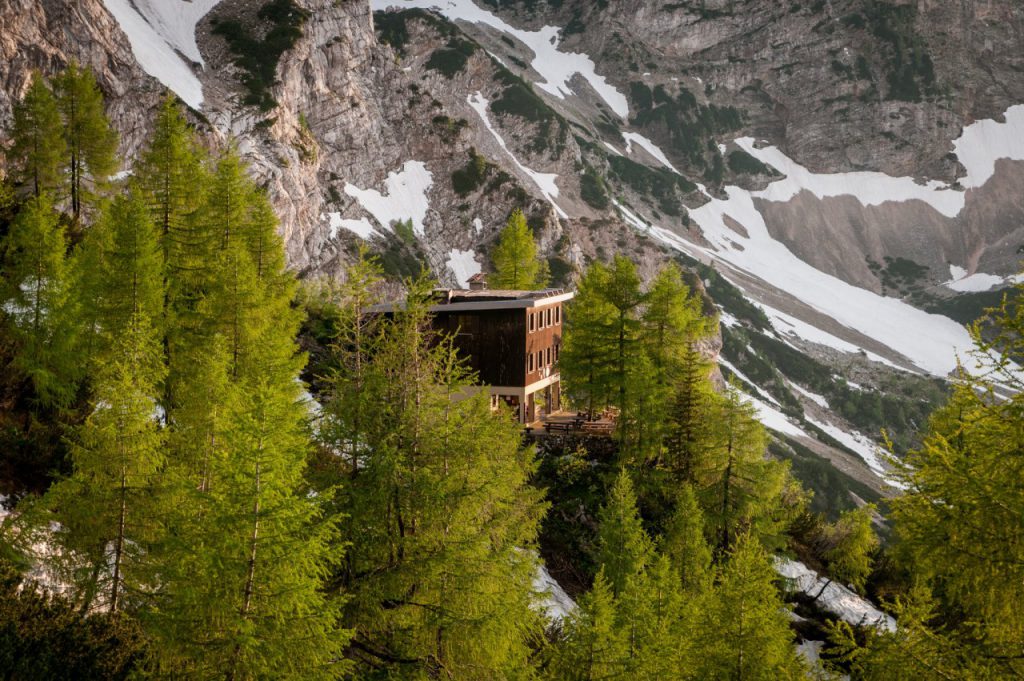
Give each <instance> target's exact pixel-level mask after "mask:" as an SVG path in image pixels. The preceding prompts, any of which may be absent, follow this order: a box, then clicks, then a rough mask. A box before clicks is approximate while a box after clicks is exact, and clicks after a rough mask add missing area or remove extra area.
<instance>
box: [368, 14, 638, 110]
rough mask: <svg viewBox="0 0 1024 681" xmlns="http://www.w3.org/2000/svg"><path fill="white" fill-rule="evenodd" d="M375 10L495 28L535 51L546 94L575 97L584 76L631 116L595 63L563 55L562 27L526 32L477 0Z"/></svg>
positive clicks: (572, 54)
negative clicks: (433, 14) (431, 13)
mask: <svg viewBox="0 0 1024 681" xmlns="http://www.w3.org/2000/svg"><path fill="white" fill-rule="evenodd" d="M370 5H371V7H372V8H373V9H374V11H380V10H387V9H389V8H396V9H408V8H410V7H420V8H423V9H433V10H436V11H438V12H440V13H441V14H442V15H443V16H444V17H446V18H447V19H449V20H451V21H466V22H469V23H473V24H486V25H487V26H490V27H491V28H493V29H495V30H497V31H500V32H502V33H504V34H506V35H508V36H511V37H513V38H515V39H516V40H518V41H519V42H521V43H523V44H524V45H526V46H527V47H529V48H530V49H531V50H533V61H532V62H531V63H530V66H531V67H532V68H533V70H534V71H536V72H537V73H538V74H539V75H540V77H541V79H542V80H541V81H540V82H537V83H536V85H537V87H539V88H540V89H542V90H544V91H545V92H547V93H549V94H551V95H552V96H554V97H557V98H559V99H565V98H566V97H567V96H572V95H575V94H576V92H575V91H574V90H573V89H572V86H571V85H570V82H571V81H572V79H573V77H574V76H576V75H577V74H578V75H580V76H581V77H582V78H583V79H584V80H586V81H587V83H589V84H590V87H592V88H593V89H594V92H596V93H597V94H598V96H600V97H601V99H603V100H604V101H605V103H606V104H607V105H608V106H609V107H610V108H611V110H612V111H614V112H615V114H616V115H617V116H619V118H623V119H625V118H628V117H629V102H628V100H627V99H626V96H625V95H624V94H622V93H621V92H619V91H618V89H616V88H615V86H613V85H611V84H610V83H609V82H608V81H607V79H606V78H605V77H604V76H599V75H598V74H597V71H596V68H597V67H596V65H595V64H594V60H593V59H591V58H590V57H589V56H587V55H585V54H581V53H578V52H562V51H561V50H559V49H558V43H559V42H560V41H561V37H560V33H561V31H562V29H561V28H559V27H557V26H544V27H543V28H541V29H540V30H537V31H526V30H523V29H519V28H516V27H514V26H512V25H510V24H508V23H507V22H505V21H504V20H503V19H501V18H500V17H498V16H497V15H495V14H493V13H492V12H489V11H487V10H485V9H483V8H481V7H478V6H477V5H476V4H474V3H473V0H371V1H370Z"/></svg>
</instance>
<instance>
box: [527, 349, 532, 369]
mask: <svg viewBox="0 0 1024 681" xmlns="http://www.w3.org/2000/svg"><path fill="white" fill-rule="evenodd" d="M527 373H531V374H532V373H533V353H532V352H531V353H530V366H529V368H528V369H527Z"/></svg>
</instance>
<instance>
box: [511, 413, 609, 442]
mask: <svg viewBox="0 0 1024 681" xmlns="http://www.w3.org/2000/svg"><path fill="white" fill-rule="evenodd" d="M523 431H524V432H525V434H526V435H530V436H546V435H558V434H572V435H603V436H610V435H611V434H612V433H613V432H614V431H615V419H614V417H612V416H611V415H609V414H602V415H598V417H597V418H594V419H591V418H587V415H586V414H584V413H582V412H579V413H576V412H566V411H559V412H554V413H552V414H548V415H546V416H544V417H542V418H541V419H540V420H539V421H534V422H533V423H527V424H526V425H525V426H523Z"/></svg>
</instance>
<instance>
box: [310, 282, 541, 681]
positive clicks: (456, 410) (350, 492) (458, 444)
mask: <svg viewBox="0 0 1024 681" xmlns="http://www.w3.org/2000/svg"><path fill="white" fill-rule="evenodd" d="M357 267H359V269H358V270H356V271H354V272H353V274H352V276H351V277H350V279H351V281H352V282H353V285H352V287H351V288H350V289H348V290H347V292H346V296H347V298H346V299H345V300H342V301H341V304H342V306H343V308H342V309H344V308H345V307H349V309H348V310H347V311H345V312H343V314H342V321H341V323H340V325H339V336H338V345H337V349H338V351H339V352H344V354H343V355H340V356H338V358H337V360H338V361H336V362H334V364H335V366H337V370H336V371H335V372H333V373H332V374H331V375H330V377H329V380H328V383H327V390H326V399H325V401H324V409H325V414H326V417H327V423H326V424H325V425H326V428H325V429H324V430H323V431H322V432H323V433H324V437H325V439H326V442H327V443H328V445H329V446H331V447H332V449H335V451H338V452H339V453H340V457H338V459H337V462H338V466H339V467H340V470H341V471H343V472H344V473H345V474H347V477H348V479H349V480H348V484H347V485H346V493H345V494H344V495H343V496H342V497H339V500H338V508H337V512H338V513H339V514H340V517H342V518H343V519H344V520H343V521H342V522H343V527H350V528H351V532H350V533H349V532H346V535H347V539H348V540H349V541H350V542H351V548H349V549H348V550H347V551H346V553H345V560H344V562H343V563H341V564H340V565H339V567H338V574H337V577H336V580H337V583H338V584H343V585H344V586H345V588H346V591H347V592H349V593H350V594H351V600H350V601H349V603H348V605H347V606H346V611H345V621H346V624H348V625H350V626H353V627H354V628H355V629H356V631H357V635H356V638H355V639H354V642H353V650H354V651H356V657H357V661H358V669H359V671H360V672H361V673H369V671H370V670H372V669H382V670H384V671H385V673H392V674H398V673H402V674H411V675H413V676H420V675H425V674H427V673H428V672H429V670H431V669H437V668H443V669H447V670H450V672H451V673H452V674H453V675H454V676H457V677H463V676H467V675H469V676H473V675H480V676H483V677H498V678H500V677H506V676H509V675H514V674H519V673H522V672H524V671H526V670H528V668H529V667H530V661H529V659H528V657H529V650H528V647H527V646H528V642H529V641H530V640H531V639H532V637H533V636H534V635H536V634H537V633H538V630H539V628H538V624H539V623H538V622H537V620H536V617H537V616H536V614H534V613H533V612H532V611H531V610H530V607H529V605H530V601H531V597H530V583H531V578H532V574H533V570H534V567H535V559H534V557H533V554H532V553H531V551H530V549H531V548H532V546H533V544H534V541H535V537H536V532H537V525H538V522H539V520H540V517H541V516H542V515H543V510H544V507H543V505H542V504H541V502H540V494H539V493H538V492H536V491H534V490H532V489H530V488H529V487H528V486H527V479H528V476H530V475H531V474H532V472H533V470H534V464H533V452H532V450H530V449H523V448H522V447H521V446H520V441H519V435H518V426H517V424H516V423H515V422H514V421H512V420H511V419H510V418H508V415H507V414H505V413H503V412H502V413H493V412H491V410H490V407H489V400H488V399H487V396H486V394H485V393H481V394H477V395H476V396H474V397H470V398H468V399H459V398H458V396H460V395H462V393H463V391H464V390H465V389H466V387H467V386H468V385H470V384H471V382H472V381H473V376H471V375H470V374H468V372H467V371H466V370H465V369H464V368H463V367H462V365H461V362H460V361H459V360H458V359H457V358H456V357H455V355H454V350H453V348H452V345H451V342H450V341H449V340H447V339H443V338H440V339H439V338H436V337H435V336H434V335H433V334H432V333H431V332H430V331H429V330H428V326H427V315H428V306H429V291H430V287H431V283H432V282H429V281H427V280H420V281H417V282H414V283H412V284H411V289H410V291H409V294H408V298H407V300H406V304H405V306H404V308H403V309H401V310H397V311H396V312H395V313H394V314H393V316H391V317H390V318H388V319H384V320H380V321H379V322H378V323H374V325H373V326H372V327H365V326H362V322H359V323H358V324H357V323H356V322H355V319H356V310H358V309H360V308H362V307H363V306H364V305H366V304H368V303H369V301H370V300H372V298H371V297H370V294H369V293H368V291H366V287H367V286H370V285H372V281H373V280H374V279H375V278H376V277H377V276H379V275H378V274H376V273H375V272H374V271H373V269H372V268H368V267H367V266H366V265H365V264H361V265H358V266H357ZM346 319H347V320H349V321H348V322H345V321H344V320H346ZM353 353H356V354H355V355H353ZM353 357H362V358H363V359H365V363H363V362H361V361H359V362H355V363H353V362H351V361H346V360H349V359H351V358H353ZM343 393H344V396H343Z"/></svg>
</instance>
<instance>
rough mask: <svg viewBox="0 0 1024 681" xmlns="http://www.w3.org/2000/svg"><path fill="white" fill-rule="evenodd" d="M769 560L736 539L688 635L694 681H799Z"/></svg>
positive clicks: (800, 671) (786, 620)
mask: <svg viewBox="0 0 1024 681" xmlns="http://www.w3.org/2000/svg"><path fill="white" fill-rule="evenodd" d="M774 580H775V572H774V570H773V569H772V564H771V558H770V556H769V555H768V554H767V552H766V551H765V550H764V549H763V548H762V547H761V545H760V543H759V542H758V541H757V540H755V539H752V538H749V537H746V536H743V537H740V538H738V539H737V541H736V543H735V548H734V549H733V550H732V551H731V553H730V554H729V558H728V561H727V563H726V564H725V566H724V567H723V568H722V570H721V573H720V576H719V579H718V583H717V584H716V586H715V588H714V590H712V591H710V592H707V593H706V595H705V597H704V598H703V599H702V602H701V605H700V613H701V615H700V617H698V618H696V627H695V630H694V632H693V635H694V637H695V640H694V644H695V647H696V650H698V651H699V655H697V656H696V658H695V663H696V668H695V669H694V672H695V673H694V676H695V678H698V679H737V680H739V679H743V680H744V681H746V680H748V679H750V680H756V679H764V680H765V681H767V680H769V679H793V680H794V681H795V680H796V679H802V678H804V670H803V668H802V664H801V663H800V661H799V659H798V658H797V656H796V649H795V648H794V646H793V632H792V631H791V630H790V628H789V618H788V617H787V615H786V608H785V606H784V604H783V602H782V599H781V598H780V597H779V594H778V591H777V590H776V588H775V585H774V583H773V582H774Z"/></svg>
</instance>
